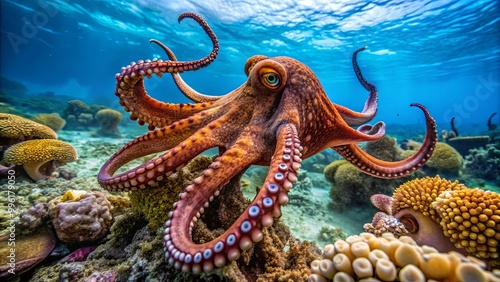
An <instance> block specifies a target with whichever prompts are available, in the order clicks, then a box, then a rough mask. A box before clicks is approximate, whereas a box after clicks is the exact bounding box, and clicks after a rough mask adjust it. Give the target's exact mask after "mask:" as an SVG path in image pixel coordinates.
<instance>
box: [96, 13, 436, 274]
mask: <svg viewBox="0 0 500 282" xmlns="http://www.w3.org/2000/svg"><path fill="white" fill-rule="evenodd" d="M184 18H191V19H193V20H195V21H196V22H198V24H199V25H200V26H201V27H202V28H203V30H204V31H205V32H206V34H207V35H208V36H209V37H210V38H211V40H212V44H213V49H212V51H211V52H210V54H208V55H207V56H206V57H204V58H202V59H200V60H197V61H186V62H181V61H177V60H176V58H175V56H174V54H173V53H172V52H171V51H170V50H169V49H168V48H167V47H166V46H165V45H163V44H162V43H161V42H159V41H157V40H152V42H155V43H157V44H158V45H160V46H161V47H162V48H163V49H164V50H165V52H166V53H167V55H168V56H169V60H166V61H163V60H157V59H153V60H152V61H150V60H146V61H138V62H137V63H134V62H132V63H131V64H130V65H128V66H127V67H124V68H122V70H121V73H118V74H117V75H116V79H117V83H116V91H115V94H116V95H117V96H118V97H119V98H120V104H121V105H123V107H124V108H125V110H126V111H128V112H131V115H130V118H131V119H133V120H135V119H138V122H139V124H145V123H147V124H148V125H149V129H150V130H151V131H150V132H148V133H147V134H145V135H143V136H141V137H138V138H137V139H135V140H133V141H131V142H130V143H128V144H127V145H125V146H124V147H123V148H122V149H120V150H119V151H118V152H116V153H115V154H114V155H113V156H112V157H111V158H110V159H109V160H108V161H107V162H106V163H105V164H104V165H103V166H102V168H101V170H100V172H99V176H98V181H99V183H100V184H101V186H102V187H104V188H105V189H107V190H110V191H135V190H138V189H147V188H148V187H152V186H158V185H159V183H161V181H162V180H163V179H164V178H166V177H169V176H170V175H171V174H172V173H173V172H175V171H178V170H179V169H180V168H181V167H182V166H183V165H185V164H186V163H187V162H189V161H190V160H191V159H193V158H194V157H196V156H197V155H198V154H200V153H202V152H204V151H206V150H207V149H210V148H214V147H218V148H219V150H220V156H219V157H217V158H216V159H215V160H214V162H213V163H212V164H211V165H210V166H209V167H208V168H207V169H206V170H205V171H203V173H202V175H201V176H200V177H198V178H196V179H194V180H193V182H192V184H191V185H189V186H187V187H186V188H185V191H184V192H183V193H181V194H180V195H179V201H178V202H177V203H175V204H174V206H173V210H172V211H170V213H169V219H168V221H167V222H166V223H165V233H164V252H165V256H166V258H167V260H168V262H169V263H170V264H173V265H175V266H176V267H177V268H180V269H182V270H184V271H191V272H195V273H199V272H202V271H211V270H213V269H214V268H215V267H223V266H224V265H226V264H228V263H229V262H231V261H234V260H236V259H238V258H239V256H240V254H241V252H242V251H244V250H248V249H249V248H251V246H252V244H253V242H258V241H260V240H261V239H262V232H261V230H262V229H263V228H264V227H268V226H270V225H272V224H273V220H274V219H273V218H274V217H278V216H280V214H281V210H280V207H281V206H282V205H285V204H287V202H288V191H289V190H290V189H291V188H292V186H293V183H294V182H296V181H297V171H298V170H299V168H300V165H301V161H302V159H305V158H308V157H310V156H312V155H314V154H316V153H319V152H321V151H322V150H325V149H326V148H332V149H333V150H335V151H337V152H338V153H339V154H341V155H342V156H343V157H344V158H345V159H347V160H349V161H350V162H352V163H353V164H355V165H356V167H358V168H359V169H360V170H361V171H363V172H365V173H368V174H370V175H373V176H376V177H381V178H396V177H401V176H403V175H406V174H408V173H411V172H412V171H415V170H416V169H418V168H419V167H421V166H422V165H423V164H424V163H425V162H426V161H427V160H428V159H429V157H430V156H431V154H432V151H433V149H434V146H435V143H436V140H437V134H436V124H435V122H434V120H433V119H432V117H431V116H430V114H429V113H428V111H427V110H426V109H425V108H424V107H423V106H422V105H419V104H412V106H416V107H418V108H420V109H421V110H422V111H423V113H424V115H425V120H426V126H427V133H426V136H425V141H424V143H423V145H422V147H421V148H420V149H419V151H418V152H416V153H415V154H414V155H413V156H411V157H409V158H408V159H405V160H402V161H398V162H385V161H382V160H379V159H376V158H374V157H372V156H370V155H368V154H366V153H365V152H364V151H362V150H361V148H360V147H359V146H358V145H356V143H359V142H366V141H375V140H379V139H380V138H382V136H384V134H385V124H384V123H383V122H378V123H376V124H375V125H373V126H372V125H366V124H365V125H361V124H363V123H365V122H368V121H370V120H371V119H372V118H373V117H374V116H375V114H376V111H377V95H378V94H377V90H376V88H375V86H374V85H372V84H371V83H369V82H368V81H366V80H365V79H364V77H363V75H362V74H361V71H360V69H359V67H358V64H357V60H356V56H357V54H358V53H359V52H360V51H362V50H363V49H364V48H361V49H359V50H357V51H355V52H354V54H353V58H352V63H353V67H354V70H355V73H356V76H357V78H358V80H359V81H360V83H361V84H362V86H363V87H364V88H365V89H367V90H368V91H369V92H370V94H369V97H368V100H367V102H366V103H365V107H364V109H363V111H362V112H355V111H352V110H350V109H348V108H346V107H343V106H340V105H337V104H334V103H332V102H331V101H330V100H329V99H328V97H327V95H326V93H325V92H324V90H323V87H322V86H321V84H320V82H319V81H318V79H317V77H316V76H315V75H314V73H313V72H312V71H311V69H309V68H308V67H307V66H306V65H305V64H303V63H301V62H299V61H297V60H295V59H292V58H289V57H275V58H268V57H266V56H262V55H256V56H253V57H251V58H249V59H248V60H247V62H246V64H245V68H244V71H245V74H246V75H247V76H248V79H247V81H245V82H244V83H243V84H242V85H241V86H240V87H238V88H237V89H235V90H234V91H231V92H230V93H228V94H226V95H222V96H210V95H205V94H201V93H198V92H196V91H195V90H193V89H192V88H191V87H189V86H188V85H187V84H186V83H185V82H184V81H183V80H182V78H181V77H180V75H179V73H181V72H184V71H194V70H197V69H200V68H203V67H206V66H208V65H209V64H210V63H211V62H213V61H214V60H215V58H216V56H217V54H218V51H219V44H218V40H217V38H216V36H215V34H214V32H213V31H212V29H211V28H210V27H209V25H208V24H207V23H206V22H205V20H203V18H201V17H200V16H198V15H196V14H193V13H183V14H181V15H180V16H179V21H181V20H182V19H184ZM163 73H170V74H172V76H173V78H174V80H175V82H176V83H177V85H178V87H179V89H180V90H181V91H182V92H183V93H184V94H185V95H186V96H187V97H189V98H190V99H192V100H194V101H195V103H194V104H169V103H163V102H160V101H158V100H155V99H153V98H152V97H150V96H149V95H148V94H147V92H146V90H145V88H144V77H147V78H150V77H151V76H152V75H153V74H156V75H157V76H158V77H161V76H162V74H163ZM358 125H361V126H360V127H358V128H357V130H356V129H353V128H352V127H351V126H358ZM156 127H157V129H156V130H155V128H156ZM161 151H165V152H164V153H163V154H162V155H160V156H157V157H155V158H153V159H151V160H149V161H146V162H145V163H143V164H142V165H140V166H138V167H136V168H134V169H131V170H129V171H126V172H123V173H120V174H118V175H113V174H114V173H115V172H116V171H117V170H118V169H119V168H120V167H121V166H123V165H124V164H125V163H127V162H129V161H131V160H134V159H137V158H140V157H142V156H146V155H149V154H152V153H157V152H161ZM251 165H268V166H269V172H268V174H267V177H266V179H265V181H264V183H263V185H262V188H261V189H260V191H259V192H258V193H257V195H256V196H255V198H254V199H253V202H252V203H251V204H250V205H249V206H248V207H247V209H246V210H245V212H244V213H243V214H242V215H241V216H240V217H239V218H238V219H237V220H236V221H235V222H234V224H233V225H232V226H231V227H230V228H229V229H228V230H227V231H226V232H225V233H223V234H222V235H220V236H219V237H217V238H216V239H214V240H213V241H210V242H206V243H203V244H195V243H194V242H193V241H192V237H191V229H192V227H193V225H194V222H196V221H197V220H198V219H199V218H200V216H201V214H203V212H204V209H205V208H206V207H208V206H209V205H210V202H211V201H212V200H213V199H214V197H217V196H218V195H219V192H220V189H222V187H223V186H224V185H225V184H226V183H228V182H229V181H230V180H231V179H233V178H239V177H240V176H241V175H242V173H243V172H244V171H245V170H246V169H247V168H248V167H250V166H251Z"/></svg>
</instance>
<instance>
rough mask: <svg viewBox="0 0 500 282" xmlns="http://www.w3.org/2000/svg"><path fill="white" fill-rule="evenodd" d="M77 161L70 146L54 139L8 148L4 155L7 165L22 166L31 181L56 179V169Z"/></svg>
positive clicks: (74, 152)
mask: <svg viewBox="0 0 500 282" xmlns="http://www.w3.org/2000/svg"><path fill="white" fill-rule="evenodd" d="M77 159H78V154H77V152H76V150H75V148H74V147H73V146H71V144H69V143H67V142H64V141H60V140H56V139H38V140H28V141H24V142H21V143H18V144H15V145H12V146H10V147H9V148H8V149H7V150H6V151H5V153H4V159H3V161H4V162H5V163H6V164H7V165H16V166H22V167H23V169H24V171H25V172H26V174H27V175H28V176H29V177H30V178H31V179H32V180H35V181H37V180H46V179H48V178H51V177H57V176H58V172H57V167H58V166H61V165H64V164H66V163H68V162H74V161H76V160H77Z"/></svg>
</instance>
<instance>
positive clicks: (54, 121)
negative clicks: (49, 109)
mask: <svg viewBox="0 0 500 282" xmlns="http://www.w3.org/2000/svg"><path fill="white" fill-rule="evenodd" d="M31 119H32V120H33V121H36V122H38V123H41V124H43V125H46V126H48V127H50V128H51V129H52V130H54V131H59V130H61V129H62V128H63V127H64V126H65V125H66V121H65V120H64V119H63V118H62V117H61V116H59V114H56V113H53V114H38V115H36V116H34V117H32V118H31Z"/></svg>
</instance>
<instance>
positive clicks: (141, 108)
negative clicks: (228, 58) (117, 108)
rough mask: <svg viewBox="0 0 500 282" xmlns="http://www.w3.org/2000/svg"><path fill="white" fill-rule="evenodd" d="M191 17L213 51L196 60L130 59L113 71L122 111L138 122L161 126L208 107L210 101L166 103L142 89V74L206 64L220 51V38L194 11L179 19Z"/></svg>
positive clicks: (191, 68) (176, 70)
mask: <svg viewBox="0 0 500 282" xmlns="http://www.w3.org/2000/svg"><path fill="white" fill-rule="evenodd" d="M186 17H187V18H192V19H194V20H195V21H196V22H198V24H199V25H200V26H201V27H202V28H203V30H204V31H205V33H206V34H207V35H208V36H209V37H210V39H211V40H212V45H213V48H212V51H211V52H210V53H209V54H208V55H207V56H205V57H204V58H202V59H199V60H196V61H186V62H180V61H163V60H158V59H156V58H155V59H153V60H152V61H150V60H146V61H142V60H140V61H138V62H137V63H135V62H132V63H131V64H130V65H128V66H127V67H124V68H122V71H121V73H118V74H116V76H115V77H116V80H117V82H116V90H115V94H116V95H117V96H118V97H120V104H121V105H122V106H123V107H124V109H125V111H128V112H132V113H131V115H130V118H131V119H133V120H135V119H139V121H138V122H139V124H141V125H142V124H144V123H148V124H149V129H151V130H152V129H154V127H163V126H166V125H168V124H170V123H171V122H173V121H175V120H179V119H182V118H186V117H188V116H190V115H192V114H194V113H197V112H199V111H201V110H204V109H206V108H209V107H211V106H212V103H211V102H207V103H200V104H194V105H193V104H187V105H186V104H168V103H163V102H160V101H158V100H156V99H153V98H152V97H150V96H149V95H148V94H147V92H146V90H145V89H144V77H148V78H150V77H151V76H152V74H156V75H157V76H159V77H161V75H162V73H179V72H183V71H194V70H198V69H200V68H203V67H206V66H208V65H209V64H210V63H212V62H213V61H214V60H215V58H216V57H217V54H218V52H219V42H218V40H217V37H216V36H215V34H214V32H213V31H212V29H211V28H210V26H209V25H208V24H207V22H205V20H203V18H201V17H200V16H199V15H197V14H194V13H183V14H181V15H180V16H179V22H180V21H181V20H182V19H184V18H186Z"/></svg>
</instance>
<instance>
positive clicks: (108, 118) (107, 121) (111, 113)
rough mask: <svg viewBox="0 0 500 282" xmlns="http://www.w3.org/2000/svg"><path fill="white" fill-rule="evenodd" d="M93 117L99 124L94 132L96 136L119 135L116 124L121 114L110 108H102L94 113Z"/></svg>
mask: <svg viewBox="0 0 500 282" xmlns="http://www.w3.org/2000/svg"><path fill="white" fill-rule="evenodd" d="M95 119H96V120H97V122H98V123H99V125H100V126H101V128H100V129H99V130H98V131H97V132H96V135H98V136H106V137H121V134H120V131H119V130H118V124H119V123H120V121H121V120H122V114H121V113H120V112H118V111H115V110H112V109H102V110H100V111H98V112H97V113H96V115H95Z"/></svg>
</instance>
